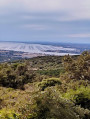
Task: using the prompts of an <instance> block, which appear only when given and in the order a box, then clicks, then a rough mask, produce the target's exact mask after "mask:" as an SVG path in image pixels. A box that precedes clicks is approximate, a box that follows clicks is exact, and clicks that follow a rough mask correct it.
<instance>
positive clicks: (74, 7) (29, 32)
mask: <svg viewBox="0 0 90 119" xmlns="http://www.w3.org/2000/svg"><path fill="white" fill-rule="evenodd" d="M0 41H19V42H22V41H23V42H39V41H41V42H65V43H88V44H90V0H0Z"/></svg>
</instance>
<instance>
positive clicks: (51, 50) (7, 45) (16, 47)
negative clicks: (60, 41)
mask: <svg viewBox="0 0 90 119" xmlns="http://www.w3.org/2000/svg"><path fill="white" fill-rule="evenodd" d="M0 50H11V51H22V52H27V53H30V54H33V53H37V54H46V55H60V56H62V55H67V54H70V55H76V54H72V53H60V51H64V52H65V51H68V52H69V51H70V52H71V51H73V52H74V51H76V49H74V48H64V47H60V46H53V45H41V44H28V43H11V42H0Z"/></svg>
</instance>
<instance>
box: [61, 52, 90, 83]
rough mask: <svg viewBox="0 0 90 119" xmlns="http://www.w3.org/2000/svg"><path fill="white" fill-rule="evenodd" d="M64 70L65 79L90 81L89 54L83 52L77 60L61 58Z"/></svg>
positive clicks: (66, 57)
mask: <svg viewBox="0 0 90 119" xmlns="http://www.w3.org/2000/svg"><path fill="white" fill-rule="evenodd" d="M63 64H64V68H65V70H66V72H67V74H68V75H67V77H66V78H69V79H74V80H89V81H90V52H89V51H88V52H87V51H86V52H83V53H82V54H81V55H80V56H78V58H77V59H73V58H72V57H70V56H69V55H68V56H65V57H64V58H63Z"/></svg>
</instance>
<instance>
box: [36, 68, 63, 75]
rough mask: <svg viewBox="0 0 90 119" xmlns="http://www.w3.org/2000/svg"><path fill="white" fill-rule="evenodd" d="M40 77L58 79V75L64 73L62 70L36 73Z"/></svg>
mask: <svg viewBox="0 0 90 119" xmlns="http://www.w3.org/2000/svg"><path fill="white" fill-rule="evenodd" d="M38 73H39V74H40V75H47V76H50V77H60V73H64V69H57V70H40V71H38Z"/></svg>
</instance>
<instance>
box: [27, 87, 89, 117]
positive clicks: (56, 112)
mask: <svg viewBox="0 0 90 119" xmlns="http://www.w3.org/2000/svg"><path fill="white" fill-rule="evenodd" d="M33 102H34V103H33V108H32V109H33V111H32V113H31V114H29V116H28V119H89V111H86V110H84V109H82V108H80V107H75V106H74V104H73V103H71V102H69V101H67V100H65V99H62V98H61V96H60V93H59V92H58V91H56V89H53V88H47V89H46V90H45V91H43V93H41V92H39V93H38V94H37V96H36V97H34V101H33ZM85 114H86V117H87V118H86V117H85Z"/></svg>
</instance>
